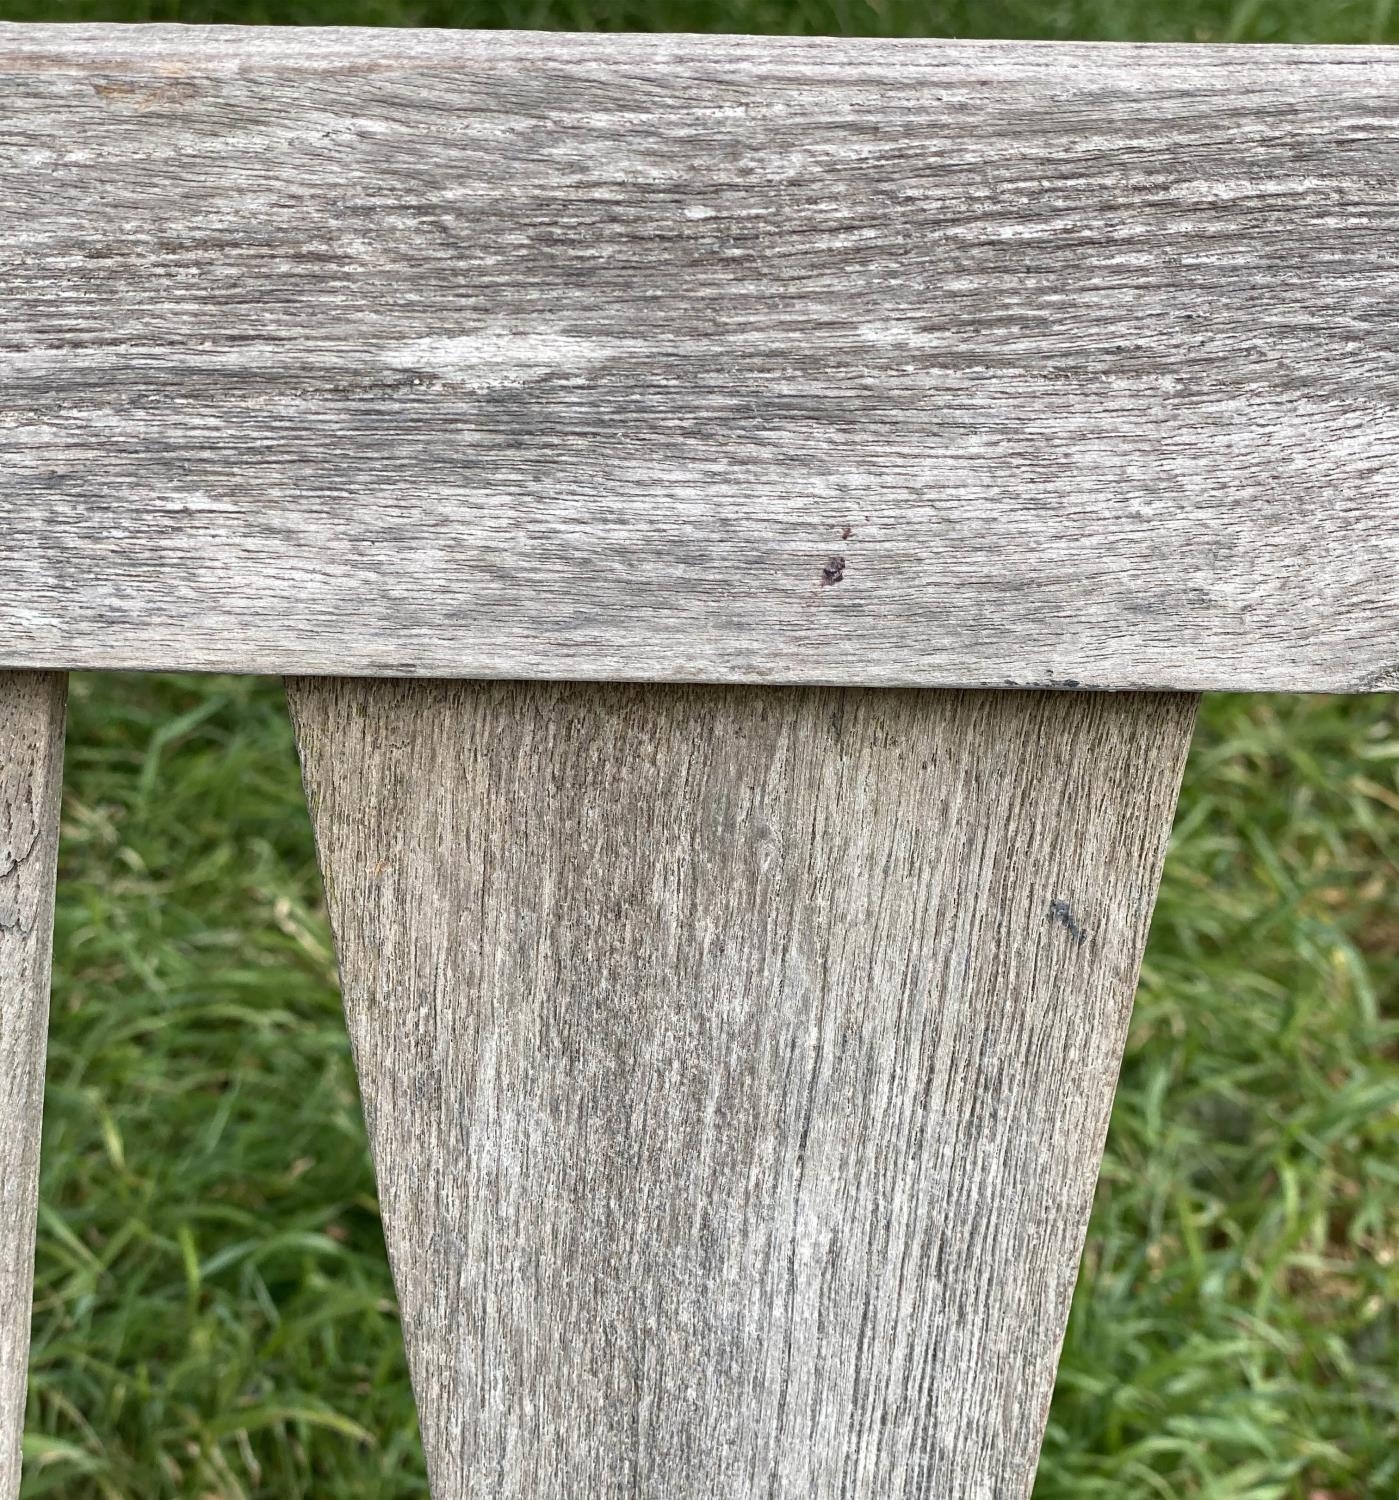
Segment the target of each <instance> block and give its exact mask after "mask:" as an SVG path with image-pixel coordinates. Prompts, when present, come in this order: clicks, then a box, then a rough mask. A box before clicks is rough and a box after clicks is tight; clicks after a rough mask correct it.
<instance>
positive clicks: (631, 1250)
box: [291, 680, 1194, 1500]
mask: <svg viewBox="0 0 1399 1500" xmlns="http://www.w3.org/2000/svg"><path fill="white" fill-rule="evenodd" d="M291 700H292V704H293V711H294V716H295V719H296V723H297V730H298V735H299V740H300V746H301V754H302V762H303V770H304V775H305V779H306V784H307V789H308V793H309V799H310V803H311V809H312V815H313V820H314V823H315V828H316V833H317V838H318V841H319V847H320V857H321V863H322V869H323V871H324V875H325V881H326V888H327V893H328V899H329V904H330V911H331V917H332V922H333V925H334V928H335V933H336V938H337V943H338V947H339V954H340V965H341V975H342V983H343V988H344V996H345V1006H346V1011H347V1015H348V1019H349V1025H350V1031H351V1036H352V1039H353V1043H354V1049H355V1056H356V1061H357V1065H358V1068H359V1074H360V1080H361V1085H362V1088H363V1093H364V1104H365V1112H366V1116H367V1119H368V1123H369V1131H370V1140H371V1145H372V1148H373V1151H374V1155H375V1160H376V1165H377V1171H378V1176H379V1185H380V1192H381V1196H382V1203H383V1212H384V1221H385V1227H386V1233H387V1236H388V1243H389V1250H390V1255H391V1258H392V1261H393V1268H394V1274H395V1277H396V1281H397V1285H398V1290H399V1295H400V1299H401V1303H402V1308H403V1320H404V1332H405V1339H406V1343H407V1349H408V1355H409V1360H410V1365H411V1368H412V1373H413V1379H414V1385H415V1389H416V1392H417V1396H418V1402H419V1407H420V1412H421V1416H422V1424H423V1435H424V1442H425V1445H426V1449H427V1458H428V1464H429V1471H430V1474H431V1477H432V1482H433V1493H434V1495H435V1496H437V1497H438V1500H457V1497H465V1496H492V1497H507V1496H508V1497H532V1500H540V1497H548V1500H551V1497H560V1500H562V1497H570V1500H571V1497H578V1496H615V1495H639V1496H646V1497H655V1500H661V1497H668V1500H674V1497H696V1500H698V1497H711V1496H716V1495H722V1496H726V1497H730V1496H782V1497H798V1496H801V1497H812V1496H817V1497H826V1496H832V1497H834V1496H861V1497H871V1500H874V1497H878V1500H887V1497H894V1496H898V1497H913V1496H918V1497H924V1496H930V1495H933V1496H938V1497H940V1500H943V1497H958V1496H967V1497H973V1496H976V1497H980V1496H986V1497H992V1496H994V1497H1003V1496H1016V1495H1023V1494H1025V1493H1026V1492H1027V1491H1028V1490H1029V1487H1030V1484H1031V1481H1032V1477H1033V1472H1034V1465H1035V1460H1036V1457H1037V1453H1038V1449H1039V1444H1040V1440H1041V1437H1042V1433H1043V1426H1044V1420H1045V1414H1046V1409H1047V1405H1048V1401H1049V1397H1050V1393H1051V1389H1052V1385H1053V1377H1054V1368H1055V1364H1056V1361H1057V1358H1058V1350H1059V1345H1060V1341H1061V1338H1062V1335H1063V1328H1064V1321H1065V1317H1066V1315H1067V1312H1068V1306H1069V1301H1070V1297H1071V1293H1072V1289H1073V1284H1074V1278H1075V1274H1076V1268H1077V1263H1078V1257H1079V1253H1080V1250H1081V1246H1082V1237H1083V1233H1084V1226H1085V1223H1086V1220H1087V1216H1088V1212H1089V1207H1090V1203H1091V1200H1092V1195H1093V1187H1094V1182H1095V1178H1096V1174H1097V1169H1098V1163H1099V1158H1100V1154H1101V1150H1102V1144H1103V1137H1104V1132H1105V1129H1106V1125H1107V1119H1108V1112H1109V1108H1110V1105H1111V1099H1112V1092H1113V1087H1114V1082H1115V1079H1116V1075H1117V1069H1118V1063H1119V1059H1120V1055H1121V1049H1122V1045H1123V1040H1124V1035H1125V1031H1126V1026H1127V1019H1128V1014H1129V1011H1130V1007H1131V999H1132V991H1133V988H1134V985H1135V982H1136V976H1137V971H1138V965H1139V962H1140V958H1141V952H1142V946H1143V943H1144V940H1145V937H1146V932H1147V926H1148V922H1149V919H1150V914H1151V907H1152V903H1153V900H1154V896H1155V890H1156V884H1157V879H1158V875H1159V869H1160V862H1161V858H1162V853H1163V850H1164V846H1165V841H1166V835H1167V831H1168V828H1169V825H1170V821H1171V817H1172V813H1173V809H1174V805H1175V799H1176V793H1177V788H1178V784H1179V777H1180V773H1181V769H1182V765H1183V762H1184V758H1185V752H1186V748H1187V744H1188V741H1189V736H1190V732H1191V727H1192V723H1193V718H1194V700H1193V699H1192V698H1190V697H1185V696H1149V695H1124V696H1120V697H1114V696H1107V695H1082V694H1013V693H981V692H972V693H940V692H908V691H893V690H889V691H886V690H859V689H806V688H802V689H778V688H769V689H765V688H690V687H628V686H619V685H608V686H598V685H586V684H584V685H580V684H573V685H559V684H548V683H532V684H514V683H484V684H479V683H478V684H470V683H456V684H450V683H386V682H364V681H361V682H351V681H309V680H303V681H297V682H293V683H292V684H291Z"/></svg>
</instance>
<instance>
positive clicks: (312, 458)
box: [0, 27, 1399, 690]
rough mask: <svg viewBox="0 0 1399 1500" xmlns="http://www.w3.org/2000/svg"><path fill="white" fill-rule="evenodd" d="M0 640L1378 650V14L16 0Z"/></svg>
mask: <svg viewBox="0 0 1399 1500" xmlns="http://www.w3.org/2000/svg"><path fill="white" fill-rule="evenodd" d="M0 129H3V143H4V144H3V156H0V306H2V307H3V310H4V316H3V318H2V319H0V381H2V382H3V385H4V389H5V404H4V405H5V409H4V420H3V422H0V468H3V472H4V475H5V484H4V490H3V496H0V521H3V524H4V530H5V536H6V546H5V548H4V550H3V554H0V641H3V643H4V645H3V649H4V652H5V654H6V658H7V660H8V661H9V662H10V664H11V665H33V666H56V665H72V666H77V665H82V666H88V667H142V668H144V667H161V668H166V667H186V668H197V669H215V670H230V671H259V672H262V671H273V670H277V671H293V672H308V673H322V672H341V673H348V674H352V675H355V674H369V675H382V676H400V675H406V676H412V675H424V674H427V675H440V676H487V677H523V678H535V677H554V678H575V679H576V678H589V679H609V678H610V679H621V680H649V679H677V680H685V681H751V682H761V681H770V682H779V681H780V682H845V683H865V684H900V683H902V684H914V685H925V686H927V685H939V684H941V685H960V686H972V685H985V686H1003V685H1007V684H1012V685H1030V686H1048V685H1057V686H1073V685H1076V684H1081V685H1084V686H1090V687H1114V688H1123V687H1170V688H1233V687H1242V688H1288V689H1294V688H1295V689H1323V688H1324V689H1338V690H1351V689H1365V688H1370V687H1382V686H1389V687H1393V686H1395V685H1396V684H1399V606H1397V605H1396V592H1397V591H1396V586H1395V579H1396V577H1399V485H1396V483H1395V473H1396V469H1397V468H1399V416H1396V395H1399V324H1397V323H1396V320H1395V318H1394V316H1393V309H1394V307H1395V305H1396V303H1399V256H1396V254H1395V246H1396V244H1399V191H1396V187H1395V184H1396V181H1399V49H1384V48H1370V49H1366V48H1337V49H1329V48H1281V47H1266V48H1262V47H1260V48H1240V47H1201V48H1193V47H1146V48H1142V47H1118V46H1069V45H1065V46H1045V45H1034V44H1025V43H946V42H911V43H901V42H876V41H851V40H840V41H836V40H831V41H819V40H791V39H782V38H738V37H616V36H614V37H597V36H590V37H583V36H557V35H552V36H551V35H511V34H508V33H489V34H471V33H448V32H442V33H414V32H405V31H399V30H391V31H390V30H386V31H376V32H353V31H328V32H320V31H311V32H304V31H295V30H288V29H281V28H279V29H276V30H273V31H261V30H256V29H251V30H237V29H234V30H218V29H213V30H207V29H203V28H163V27H153V28H122V27H98V28H87V27H80V28H65V27H8V28H0Z"/></svg>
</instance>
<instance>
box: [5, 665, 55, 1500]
mask: <svg viewBox="0 0 1399 1500" xmlns="http://www.w3.org/2000/svg"><path fill="white" fill-rule="evenodd" d="M67 687H68V682H67V678H66V677H63V676H61V675H57V674H46V673H35V672H12V673H0V1500H15V1497H16V1496H17V1495H18V1494H19V1477H20V1438H21V1434H22V1433H23V1430H24V1397H25V1376H26V1374H27V1373H28V1358H29V1317H30V1303H31V1298H32V1294H33V1288H34V1220H35V1214H36V1213H37V1211H38V1201H39V1133H40V1128H41V1126H42V1123H43V1107H44V1050H45V1043H46V1041H47V1035H48V1020H49V962H50V957H51V953H52V944H53V886H54V872H55V868H56V866H57V863H58V809H59V797H60V794H61V792H62V786H63V714H64V705H65V702H66V699H67Z"/></svg>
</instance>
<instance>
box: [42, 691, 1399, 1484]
mask: <svg viewBox="0 0 1399 1500" xmlns="http://www.w3.org/2000/svg"><path fill="white" fill-rule="evenodd" d="M1396 701H1397V700H1395V699H1394V698H1386V697H1378V696H1377V697H1368V698H1353V699H1310V700H1308V699H1300V698H1299V699H1289V698H1256V699H1245V698H1232V697H1221V698H1214V699H1211V700H1207V703H1206V707H1205V711H1204V716H1203V720H1202V723H1201V726H1200V731H1199V735H1198V738H1197V741H1196V745H1195V748H1194V751H1193V754H1192V757H1191V762H1190V768H1189V772H1188V776H1187V781H1186V787H1185V792H1184V796H1183V801H1182V809H1183V811H1182V816H1181V820H1180V824H1179V827H1178V828H1177V831H1176V836H1175V841H1174V844H1173V848H1172V851H1171V855H1170V858H1169V861H1168V864H1167V872H1166V878H1165V882H1164V886H1163V890H1162V895H1161V902H1160V906H1159V908H1158V913H1157V919H1156V924H1155V928H1154V930H1153V934H1152V940H1151V946H1150V951H1149V954H1148V959H1147V964H1146V970H1145V975H1144V978H1143V982H1142V988H1141V993H1140V996H1139V999H1138V1003H1137V1012H1136V1021H1135V1024H1134V1027H1133V1031H1132V1038H1131V1043H1130V1046H1129V1049H1128V1057H1127V1062H1126V1066H1125V1069H1124V1073H1123V1079H1122V1086H1121V1089H1120V1091H1119V1095H1118V1102H1117V1109H1116V1112H1115V1114H1114V1117H1113V1125H1112V1133H1111V1139H1110V1143H1109V1149H1108V1156H1107V1161H1106V1164H1105V1166H1104V1170H1103V1180H1102V1185H1101V1187H1100V1190H1099V1193H1098V1201H1097V1207H1096V1211H1095V1215H1094V1220H1093V1226H1092V1229H1091V1232H1090V1238H1089V1249H1088V1255H1087V1258H1086V1261H1085V1270H1084V1274H1083V1277H1082V1279H1081V1282H1080V1286H1079V1293H1078V1297H1077V1300H1076V1302H1075V1304H1074V1311H1073V1318H1072V1322H1071V1325H1070V1329H1069V1337H1068V1344H1067V1348H1066V1350H1065V1355H1064V1361H1063V1366H1062V1370H1061V1374H1060V1380H1059V1388H1058V1393H1057V1395H1056V1398H1055V1402H1054V1408H1053V1413H1052V1417H1051V1422H1050V1431H1049V1440H1048V1443H1047V1446H1046V1450H1045V1459H1044V1465H1043V1469H1042V1473H1041V1478H1040V1483H1039V1488H1038V1490H1037V1495H1038V1496H1040V1497H1041V1500H1048V1497H1054V1500H1058V1497H1061V1496H1062V1497H1073V1500H1080V1497H1096V1496H1102V1497H1121V1496H1136V1495H1142V1496H1158V1495H1159V1496H1182V1497H1184V1496H1208V1497H1220V1500H1222V1497H1225V1496H1230V1497H1245V1496H1246V1497H1250V1500H1264V1497H1273V1496H1278V1497H1282V1496H1287V1497H1293V1496H1296V1497H1299V1500H1312V1497H1316V1496H1319V1495H1336V1496H1347V1497H1352V1496H1353V1497H1362V1496H1364V1497H1385V1496H1392V1495H1396V1494H1399V1395H1396V1383H1397V1382H1396V1375H1397V1374H1399V1368H1397V1366H1399V1330H1396V1326H1395V1324H1396V1307H1399V1149H1396V1148H1399V1006H1396V1001H1397V1000H1399V987H1397V986H1396V981H1399V903H1396V900H1395V893H1396V891H1397V890H1399V879H1397V878H1396V877H1399V717H1397V716H1396ZM60 878H61V881H62V890H63V901H62V905H61V906H60V909H59V917H58V925H57V944H56V947H57V961H56V974H55V981H54V1019H53V1029H52V1041H51V1050H50V1067H49V1090H48V1106H47V1114H46V1122H45V1136H44V1178H43V1194H42V1196H43V1208H42V1222H41V1227H40V1239H39V1257H38V1289H37V1299H36V1311H35V1347H34V1361H33V1376H32V1396H31V1403H30V1412H29V1429H30V1430H29V1438H28V1453H29V1455H30V1460H31V1462H30V1464H29V1466H28V1479H27V1482H26V1487H25V1490H24V1494H25V1495H26V1496H30V1497H32V1496H39V1495H45V1494H47V1495H61V1496H64V1497H73V1500H87V1497H90V1496H91V1497H99V1496H100V1497H105V1500H115V1497H119V1496H120V1497H124V1500H125V1497H130V1500H157V1497H167V1496H169V1497H174V1496H189V1497H200V1500H208V1497H220V1500H235V1497H249V1500H252V1497H267V1500H274V1497H275V1500H293V1497H307V1500H337V1497H356V1500H398V1497H407V1496H419V1495H422V1494H424V1493H425V1488H424V1484H423V1478H422V1469H421V1458H420V1455H419V1451H418V1446H417V1440H416V1435H415V1431H414V1426H413V1414H412V1404H411V1399H410V1395H409V1391H408V1386H407V1380H406V1375H405V1371H404V1365H403V1356H402V1349H401V1344H400V1338H399V1329H398V1324H397V1321H396V1318H395V1314H394V1310H393V1294H392V1287H391V1284H390V1281H389V1276H388V1272H387V1269H386V1264H385V1259H384V1251H383V1244H382V1240H381V1237H380V1231H379V1226H378V1221H377V1218H376V1216H375V1210H374V1189H373V1181H372V1178H371V1175H370V1170H369V1166H368V1162H367V1158H366V1152H365V1146H364V1138H363V1130H362V1126H361V1123H360V1118H359V1114H358V1105H357V1102H356V1099H355V1092H354V1078H353V1071H352V1068H351V1065H350V1059H349V1055H348V1050H347V1046H346V1042H345V1035H344V1030H343V1026H342V1023H341V1019H340V1015H339V1007H338V1002H337V999H336V993H335V979H334V966H333V962H332V959H331V953H330V947H329V941H328V938H327V934H326V928H325V922H324V916H323V913H322V910H321V905H320V888H319V881H318V879H317V875H316V871H315V865H314V859H313V853H312V846H311V840H310V833H309V829H308V825H307V820H306V814H305V811H304V808H303V805H302V801H301V795H300V787H299V783H298V779H297V774H296V766H295V757H294V754H293V750H292V744H291V738H290V734H289V731H288V727H287V722H286V716H285V710H284V706H283V702H282V697H281V692H280V689H279V687H278V686H277V685H276V684H274V683H270V682H264V681H248V680H227V679H211V680H202V681H201V680H197V679H188V678H174V677H170V678H139V677H126V678H119V677H98V678H91V677H80V678H77V679H75V681H74V689H73V703H72V710H71V727H70V736H69V751H68V788H67V796H66V803H65V818H64V844H63V853H62V867H61V871H60Z"/></svg>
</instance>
